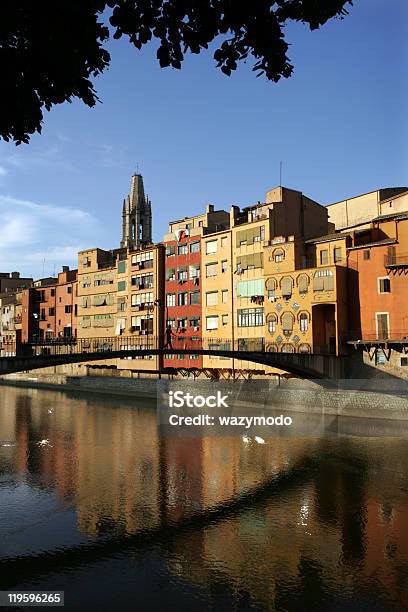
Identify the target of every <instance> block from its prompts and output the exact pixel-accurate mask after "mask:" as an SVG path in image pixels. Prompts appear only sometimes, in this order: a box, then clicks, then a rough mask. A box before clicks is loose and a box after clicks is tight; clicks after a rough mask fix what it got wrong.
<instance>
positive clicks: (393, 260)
mask: <svg viewBox="0 0 408 612" xmlns="http://www.w3.org/2000/svg"><path fill="white" fill-rule="evenodd" d="M384 266H385V267H386V268H389V269H396V268H408V255H394V254H389V255H385V256H384Z"/></svg>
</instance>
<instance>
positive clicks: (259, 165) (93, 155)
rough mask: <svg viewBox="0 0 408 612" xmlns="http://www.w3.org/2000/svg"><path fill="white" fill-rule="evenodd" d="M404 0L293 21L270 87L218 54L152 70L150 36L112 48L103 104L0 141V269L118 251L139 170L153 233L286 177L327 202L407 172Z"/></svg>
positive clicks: (52, 116) (57, 111)
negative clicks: (316, 25)
mask: <svg viewBox="0 0 408 612" xmlns="http://www.w3.org/2000/svg"><path fill="white" fill-rule="evenodd" d="M407 30H408V2H406V0H355V4H354V7H352V8H351V9H350V14H349V15H348V16H347V17H346V18H345V19H344V20H342V21H341V20H332V21H331V22H329V23H328V24H326V25H325V26H324V27H323V28H321V29H320V30H318V31H313V32H311V31H310V30H309V29H308V28H307V27H306V26H303V25H299V24H290V25H289V26H288V27H287V28H286V39H287V41H288V42H289V43H290V48H289V57H290V58H291V60H292V61H293V62H294V66H295V72H294V75H293V76H292V77H291V78H290V79H282V80H281V81H280V82H279V83H278V84H275V83H271V82H268V81H267V80H266V79H265V78H264V77H259V78H256V76H255V73H253V72H252V70H251V67H252V66H251V62H250V60H248V62H247V63H246V64H241V65H239V67H238V70H237V71H236V72H235V73H233V75H232V76H231V77H227V76H225V75H223V74H222V73H221V72H220V71H219V70H218V69H217V68H216V67H215V62H214V60H213V58H212V52H211V51H208V52H204V53H202V54H200V55H198V56H197V55H190V56H188V57H187V59H186V60H185V61H184V64H183V68H182V70H174V69H171V68H167V69H161V68H160V67H159V65H158V62H157V60H156V57H155V48H154V46H153V45H151V46H147V47H145V48H144V49H142V50H141V51H138V50H136V49H135V48H134V47H132V46H131V45H130V44H129V43H128V42H127V41H126V40H125V39H123V40H121V41H112V43H110V45H109V50H110V52H111V56H112V59H111V65H110V68H109V70H107V71H106V72H105V73H104V74H103V75H102V76H100V77H98V78H97V79H96V80H95V87H96V90H97V93H98V96H99V98H100V100H101V103H100V104H98V105H97V106H96V107H94V108H92V109H90V108H88V107H87V106H85V105H84V104H83V103H80V102H78V101H74V102H73V103H71V104H65V105H60V106H58V107H54V108H53V109H52V110H51V112H49V113H46V114H45V121H44V126H43V131H42V134H41V135H35V136H33V137H32V139H31V142H30V144H28V145H24V144H22V145H20V146H17V147H16V146H15V145H14V144H13V143H6V142H4V141H0V227H1V238H2V239H1V240H0V271H3V272H10V271H13V270H18V271H20V272H21V273H22V274H24V275H28V276H34V277H37V278H38V277H40V276H49V275H51V276H52V275H54V274H55V273H57V272H58V271H59V270H60V269H61V267H62V265H70V266H71V267H76V265H77V255H76V254H77V252H78V250H81V249H85V248H91V247H96V246H98V247H100V248H106V249H109V248H117V247H118V246H119V242H120V238H121V236H120V234H121V211H122V203H123V198H124V197H125V196H126V195H127V193H128V191H129V186H130V177H131V175H132V173H134V172H135V171H136V170H138V171H139V172H140V173H141V174H142V175H143V178H144V184H145V190H146V192H147V193H148V195H149V197H150V199H151V201H152V208H153V238H154V240H155V241H160V240H161V239H162V237H163V234H164V233H165V231H166V229H167V224H168V221H169V220H171V219H178V218H181V217H184V216H186V215H192V214H199V213H201V212H202V211H203V209H204V207H205V205H206V204H207V203H212V204H214V205H215V206H216V208H225V209H226V210H229V208H230V206H231V205H232V204H238V205H240V206H247V205H250V204H253V203H255V202H256V201H258V200H261V201H264V199H265V192H266V191H267V190H269V189H271V188H272V187H274V186H276V185H278V184H279V166H280V161H282V184H283V185H285V186H286V187H291V188H293V189H298V190H300V191H303V193H305V194H306V195H308V196H309V197H312V198H313V199H315V200H317V201H318V202H320V203H321V204H328V203H332V202H336V201H338V200H341V199H343V198H346V197H350V196H353V195H357V194H360V193H366V192H368V191H371V190H374V189H378V188H380V187H387V186H403V185H408V147H407V135H408V118H407V102H406V101H407V99H408V96H407V94H408V86H407V67H408V31H407Z"/></svg>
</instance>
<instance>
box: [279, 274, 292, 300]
mask: <svg viewBox="0 0 408 612" xmlns="http://www.w3.org/2000/svg"><path fill="white" fill-rule="evenodd" d="M292 289H293V281H292V279H291V277H290V276H284V277H283V278H282V280H281V290H282V297H283V298H285V299H287V300H288V299H290V297H291V296H292Z"/></svg>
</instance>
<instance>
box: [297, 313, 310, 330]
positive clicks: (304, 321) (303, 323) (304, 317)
mask: <svg viewBox="0 0 408 612" xmlns="http://www.w3.org/2000/svg"><path fill="white" fill-rule="evenodd" d="M299 327H300V331H301V332H302V333H305V332H307V330H308V329H309V315H308V314H307V312H301V313H300V314H299Z"/></svg>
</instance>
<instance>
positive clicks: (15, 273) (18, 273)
mask: <svg viewBox="0 0 408 612" xmlns="http://www.w3.org/2000/svg"><path fill="white" fill-rule="evenodd" d="M11 278H20V272H12V273H11Z"/></svg>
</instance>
